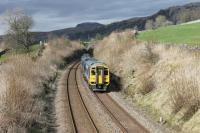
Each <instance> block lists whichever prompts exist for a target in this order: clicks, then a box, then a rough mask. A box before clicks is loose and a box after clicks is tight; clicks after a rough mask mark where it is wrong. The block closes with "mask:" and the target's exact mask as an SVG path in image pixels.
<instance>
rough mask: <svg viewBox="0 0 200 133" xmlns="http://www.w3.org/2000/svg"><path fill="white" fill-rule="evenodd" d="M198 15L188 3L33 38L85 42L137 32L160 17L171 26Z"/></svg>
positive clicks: (199, 7) (198, 5)
mask: <svg viewBox="0 0 200 133" xmlns="http://www.w3.org/2000/svg"><path fill="white" fill-rule="evenodd" d="M199 14H200V3H190V4H186V5H183V6H173V7H169V8H167V9H162V10H160V11H158V12H157V13H155V14H153V15H152V16H147V17H137V18H131V19H128V20H123V21H119V22H114V23H111V24H108V25H102V24H98V23H83V24H79V25H77V26H76V27H73V28H66V29H61V30H56V31H51V32H46V33H35V38H39V39H40V40H43V39H46V38H47V36H48V35H54V36H68V37H69V38H70V39H72V40H76V39H81V40H86V39H88V38H92V37H95V36H96V35H103V36H106V35H108V34H110V33H111V32H113V31H121V30H125V29H129V28H134V27H137V29H138V30H144V29H145V24H146V22H147V21H148V20H155V19H156V18H157V17H158V16H160V15H161V16H165V17H166V20H167V21H170V22H171V23H172V24H179V23H184V22H189V21H193V20H196V19H199V18H200V15H199ZM41 34H42V35H41ZM36 40H38V39H36Z"/></svg>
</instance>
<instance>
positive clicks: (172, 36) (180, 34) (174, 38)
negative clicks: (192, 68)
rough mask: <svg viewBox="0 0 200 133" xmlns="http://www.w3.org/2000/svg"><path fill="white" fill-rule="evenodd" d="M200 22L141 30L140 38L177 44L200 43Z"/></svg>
mask: <svg viewBox="0 0 200 133" xmlns="http://www.w3.org/2000/svg"><path fill="white" fill-rule="evenodd" d="M199 34H200V23H193V24H186V25H174V26H168V27H162V28H159V29H156V30H149V31H144V32H141V33H140V34H139V36H138V39H140V40H145V41H151V42H161V43H175V44H189V45H200V36H199Z"/></svg>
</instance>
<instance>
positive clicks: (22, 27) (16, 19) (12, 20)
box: [5, 9, 33, 51]
mask: <svg viewBox="0 0 200 133" xmlns="http://www.w3.org/2000/svg"><path fill="white" fill-rule="evenodd" d="M5 22H6V23H7V25H8V31H7V36H6V40H8V41H9V44H10V45H11V47H12V48H14V49H25V50H27V51H29V48H30V46H31V44H32V42H31V34H30V32H29V30H30V29H31V28H32V26H33V19H32V17H30V16H28V15H27V14H26V13H25V12H24V11H23V10H20V9H15V10H12V11H7V12H6V14H5Z"/></svg>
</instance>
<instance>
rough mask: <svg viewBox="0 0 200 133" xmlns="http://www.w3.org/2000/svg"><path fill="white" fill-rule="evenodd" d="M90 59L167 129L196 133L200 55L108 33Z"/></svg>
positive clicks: (130, 35) (194, 50) (195, 52)
mask: <svg viewBox="0 0 200 133" xmlns="http://www.w3.org/2000/svg"><path fill="white" fill-rule="evenodd" d="M94 55H95V57H96V58H98V59H99V60H102V61H104V62H105V63H107V64H108V65H109V66H110V68H111V70H112V72H113V73H114V74H115V75H116V76H117V77H120V79H121V80H120V81H118V83H120V84H121V85H122V92H123V93H125V94H126V95H127V96H129V97H132V99H133V100H134V101H135V103H137V104H138V105H139V106H141V107H143V108H145V109H146V110H147V111H148V112H149V113H150V114H152V115H153V117H154V118H155V120H156V121H159V118H160V117H162V118H163V119H164V121H166V123H165V124H166V125H167V126H171V127H173V128H174V129H176V130H177V131H180V132H186V133H188V132H190V133H197V132H199V130H200V128H199V124H198V123H199V122H200V121H199V120H200V115H199V114H200V112H199V108H200V100H199V99H200V83H199V78H200V76H199V75H200V69H199V68H200V63H199V62H200V51H199V50H196V49H191V48H186V47H181V46H177V45H164V44H152V43H145V42H141V41H138V40H134V39H133V34H132V32H131V31H125V32H121V33H112V34H111V35H110V36H108V37H106V38H104V39H103V40H102V41H100V42H99V44H98V45H96V46H95V50H94Z"/></svg>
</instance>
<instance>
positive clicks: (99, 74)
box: [97, 66, 104, 85]
mask: <svg viewBox="0 0 200 133" xmlns="http://www.w3.org/2000/svg"><path fill="white" fill-rule="evenodd" d="M103 73H104V71H103V67H100V66H98V67H97V84H99V85H102V84H103V81H104V78H103V77H104V76H103V75H104V74H103Z"/></svg>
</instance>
